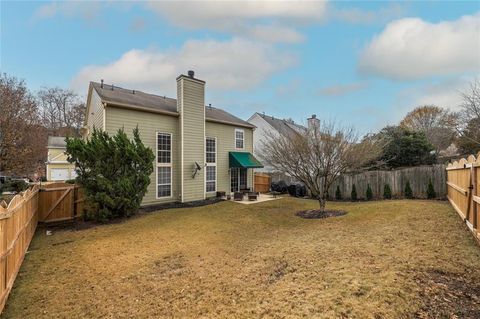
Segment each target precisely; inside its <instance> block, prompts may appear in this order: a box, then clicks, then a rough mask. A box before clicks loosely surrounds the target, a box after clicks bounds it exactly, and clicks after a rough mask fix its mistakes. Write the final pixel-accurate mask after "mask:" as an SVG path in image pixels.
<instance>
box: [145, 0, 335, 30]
mask: <svg viewBox="0 0 480 319" xmlns="http://www.w3.org/2000/svg"><path fill="white" fill-rule="evenodd" d="M148 6H149V7H150V8H151V9H152V10H154V11H155V12H156V13H157V14H159V15H160V16H163V17H165V18H166V19H167V20H169V21H170V22H171V23H172V24H174V25H177V26H181V27H187V28H192V29H193V28H199V27H200V28H212V29H219V30H220V29H227V30H228V29H230V28H232V27H236V26H238V25H239V24H243V23H244V22H245V21H259V20H262V19H268V18H271V19H285V20H297V21H306V20H307V21H310V20H319V19H322V18H323V17H324V14H325V11H326V1H291V0H278V1H224V0H220V1H150V2H149V3H148Z"/></svg>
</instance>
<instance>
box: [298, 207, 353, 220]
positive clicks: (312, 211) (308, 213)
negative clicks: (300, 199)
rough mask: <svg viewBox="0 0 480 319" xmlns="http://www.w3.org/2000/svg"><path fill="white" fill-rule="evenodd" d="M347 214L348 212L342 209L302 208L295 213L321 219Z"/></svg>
mask: <svg viewBox="0 0 480 319" xmlns="http://www.w3.org/2000/svg"><path fill="white" fill-rule="evenodd" d="M346 214H347V212H345V211H342V210H327V211H324V212H322V211H321V210H319V209H310V210H302V211H300V212H297V213H296V214H295V215H297V216H298V217H301V218H305V219H320V218H328V217H336V216H343V215H346Z"/></svg>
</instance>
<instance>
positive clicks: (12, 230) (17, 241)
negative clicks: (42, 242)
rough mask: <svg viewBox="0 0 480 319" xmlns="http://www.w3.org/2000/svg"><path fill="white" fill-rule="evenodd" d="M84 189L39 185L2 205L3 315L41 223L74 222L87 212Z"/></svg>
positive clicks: (0, 279) (0, 304)
mask: <svg viewBox="0 0 480 319" xmlns="http://www.w3.org/2000/svg"><path fill="white" fill-rule="evenodd" d="M86 204H87V203H86V202H85V199H84V194H83V189H82V188H81V187H79V186H76V185H73V184H66V183H54V184H48V185H42V186H38V185H35V186H33V187H32V188H30V189H28V190H26V191H25V192H22V193H20V194H18V195H16V196H15V197H14V198H13V199H12V200H11V201H10V203H9V204H8V205H7V204H6V203H5V202H4V201H2V202H0V313H1V312H2V310H3V307H4V306H5V302H6V300H7V297H8V294H9V293H10V290H11V289H12V286H13V282H14V281H15V278H16V276H17V273H18V270H19V269H20V266H21V264H22V261H23V258H24V257H25V253H26V251H27V249H28V245H29V244H30V241H31V240H32V237H33V235H34V233H35V229H36V227H37V223H38V222H45V223H48V222H59V221H65V220H73V219H74V218H75V217H77V216H79V215H80V214H82V213H83V210H84V209H85V207H87V206H86Z"/></svg>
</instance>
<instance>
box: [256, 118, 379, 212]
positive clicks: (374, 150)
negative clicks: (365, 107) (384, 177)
mask: <svg viewBox="0 0 480 319" xmlns="http://www.w3.org/2000/svg"><path fill="white" fill-rule="evenodd" d="M380 150H381V147H379V145H378V143H377V142H376V141H375V140H373V139H365V140H363V141H362V142H359V141H358V136H357V134H356V132H355V131H354V129H353V128H339V127H337V126H336V125H335V124H334V123H321V122H320V124H319V125H313V126H311V127H310V128H308V129H306V130H305V131H304V132H301V133H298V134H291V135H278V134H274V133H267V136H266V139H265V141H264V143H263V145H262V148H261V158H262V159H263V160H264V161H265V162H266V163H267V164H268V165H270V166H272V167H273V168H275V169H276V170H278V171H280V172H283V173H285V174H289V175H291V176H293V177H295V178H296V179H298V180H299V181H300V182H302V183H304V184H305V187H307V188H308V190H309V191H310V193H311V195H312V197H314V198H315V199H317V200H318V202H319V205H320V211H322V212H324V211H325V206H326V199H327V196H328V189H329V188H330V186H331V185H332V183H333V182H334V181H335V180H336V179H337V178H338V177H339V176H340V175H341V174H343V173H345V172H348V171H353V170H356V169H361V168H362V167H364V166H365V164H366V163H369V162H372V161H373V160H374V159H376V158H377V157H378V155H379V154H380Z"/></svg>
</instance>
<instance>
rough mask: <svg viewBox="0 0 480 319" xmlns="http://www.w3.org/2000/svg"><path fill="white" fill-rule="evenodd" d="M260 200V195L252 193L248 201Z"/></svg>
mask: <svg viewBox="0 0 480 319" xmlns="http://www.w3.org/2000/svg"><path fill="white" fill-rule="evenodd" d="M257 198H258V193H255V192H252V193H248V200H249V201H256V200H257Z"/></svg>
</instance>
